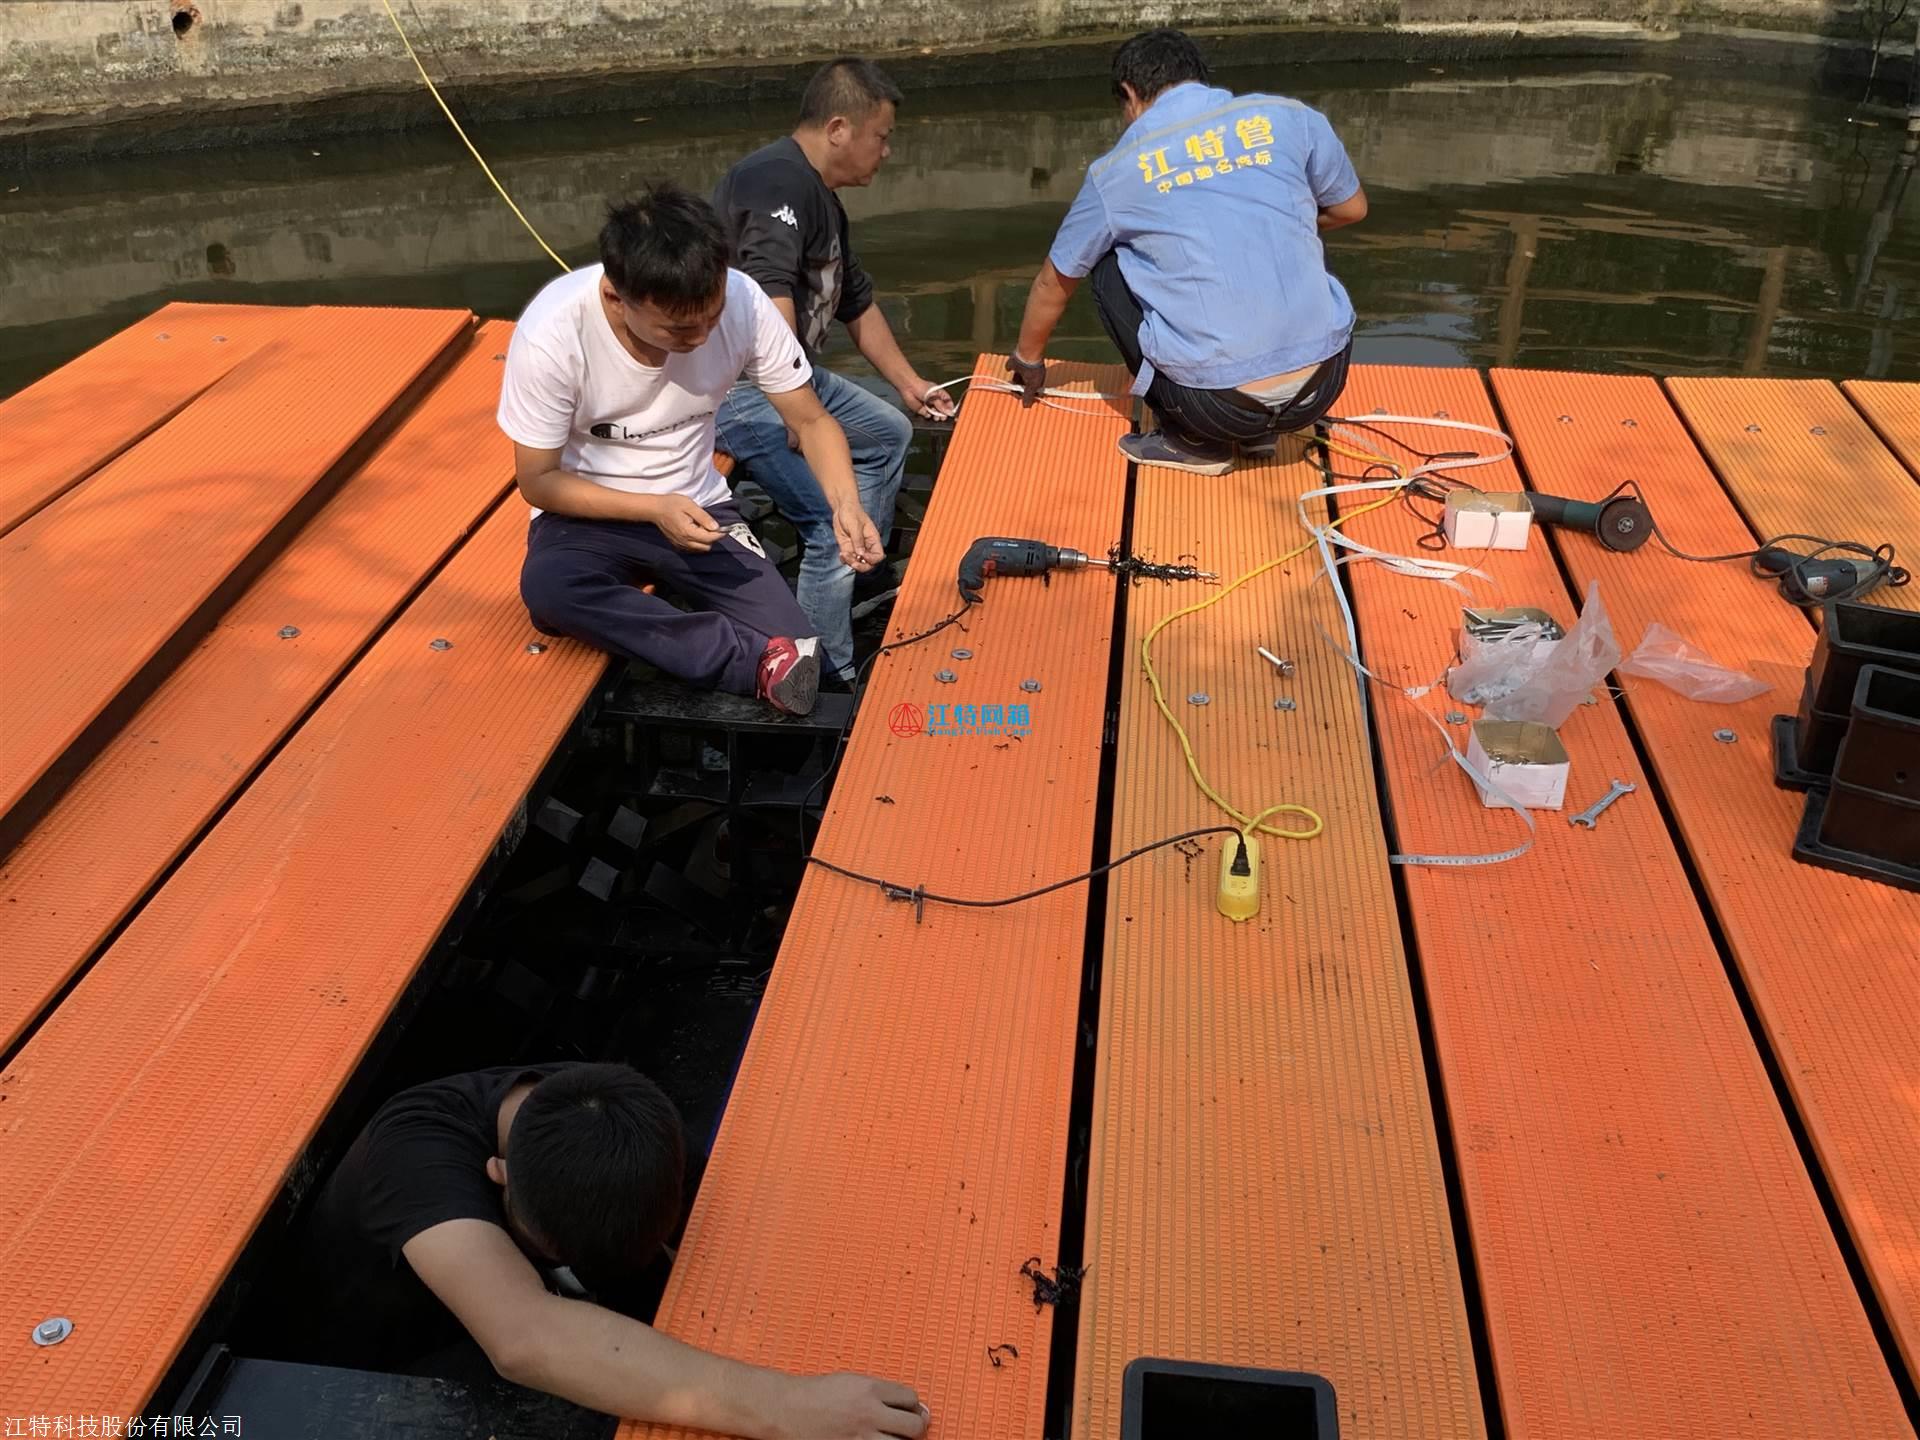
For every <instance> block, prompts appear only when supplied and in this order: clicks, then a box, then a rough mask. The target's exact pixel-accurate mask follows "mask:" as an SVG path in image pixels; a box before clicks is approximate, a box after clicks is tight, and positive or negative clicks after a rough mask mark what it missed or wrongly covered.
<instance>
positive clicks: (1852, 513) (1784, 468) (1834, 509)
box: [1616, 378, 1920, 710]
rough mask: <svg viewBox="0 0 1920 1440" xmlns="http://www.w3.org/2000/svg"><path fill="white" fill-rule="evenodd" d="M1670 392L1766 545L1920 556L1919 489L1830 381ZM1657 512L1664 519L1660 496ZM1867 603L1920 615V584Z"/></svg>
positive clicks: (1745, 383) (1676, 387)
mask: <svg viewBox="0 0 1920 1440" xmlns="http://www.w3.org/2000/svg"><path fill="white" fill-rule="evenodd" d="M1667 388H1668V391H1669V393H1671V394H1672V396H1673V403H1674V405H1675V406H1676V407H1677V408H1678V409H1679V411H1680V413H1681V415H1682V416H1684V417H1685V419H1686V422H1687V425H1688V428H1690V429H1691V430H1692V431H1693V434H1694V438H1695V439H1696V440H1697V441H1698V442H1699V444H1700V448H1701V450H1702V451H1703V452H1704V453H1705V454H1706V457H1707V458H1708V459H1709V460H1711V461H1712V462H1713V468H1714V469H1715V470H1717V471H1718V472H1719V473H1720V478H1721V479H1722V480H1723V481H1724V482H1725V484H1726V487H1727V489H1728V490H1729V491H1730V492H1731V493H1732V495H1733V498H1734V501H1735V503H1736V504H1738V505H1739V507H1740V511H1741V513H1742V515H1744V516H1745V517H1746V520H1747V522H1748V524H1749V525H1751V526H1752V528H1753V531H1754V533H1755V534H1757V535H1758V536H1760V537H1761V538H1762V539H1770V538H1771V537H1773V536H1775V535H1782V534H1788V533H1801V534H1808V535H1819V536H1823V537H1825V538H1828V539H1832V540H1858V541H1861V542H1863V543H1865V544H1868V545H1878V544H1880V543H1882V542H1883V541H1889V540H1890V541H1892V542H1893V544H1894V546H1895V547H1896V548H1897V549H1898V551H1899V553H1900V555H1901V557H1902V558H1903V559H1904V558H1906V557H1909V556H1914V555H1920V485H1916V484H1914V482H1913V477H1912V476H1911V475H1909V474H1908V473H1907V472H1906V470H1905V469H1904V468H1903V467H1902V466H1901V464H1900V462H1899V461H1898V460H1896V459H1895V458H1894V457H1893V455H1892V453H1891V452H1889V451H1888V449H1887V447H1886V446H1884V445H1882V444H1881V443H1880V439H1879V437H1878V436H1876V435H1875V434H1874V433H1873V428H1872V427H1871V426H1870V425H1868V424H1867V422H1866V421H1865V420H1863V419H1862V418H1861V416H1860V412H1859V411H1857V410H1855V409H1854V408H1853V406H1851V405H1849V404H1848V403H1847V400H1846V397H1845V396H1843V395H1842V394H1841V393H1840V392H1839V391H1838V390H1837V389H1835V388H1834V387H1833V386H1832V385H1830V384H1829V383H1828V382H1826V381H1825V380H1700V379H1692V378H1687V379H1680V378H1676V379H1673V380H1669V381H1668V382H1667ZM1620 478H1622V479H1624V478H1626V477H1624V476H1622V477H1620ZM1616 483H1617V482H1616ZM1651 508H1652V509H1653V514H1654V518H1655V519H1656V520H1657V519H1659V517H1660V508H1659V497H1658V495H1657V494H1656V495H1655V496H1654V498H1653V502H1652V507H1651ZM1744 543H1746V544H1749V545H1751V544H1752V543H1753V542H1752V541H1746V542H1744ZM1681 548H1683V549H1684V548H1685V547H1684V546H1683V547H1681ZM1696 553H1698V552H1696ZM1867 598H1868V599H1869V600H1871V601H1873V602H1874V603H1875V604H1877V605H1890V606H1893V607H1895V608H1896V609H1901V610H1920V585H1908V586H1905V587H1903V588H1901V589H1898V590H1895V589H1889V588H1888V587H1887V586H1884V585H1883V586H1881V587H1880V588H1879V589H1878V590H1875V591H1874V592H1873V593H1872V594H1871V595H1869V596H1868V597H1867ZM1798 698H1799V690H1798V689H1797V688H1796V689H1795V690H1794V692H1793V695H1792V697H1791V698H1789V699H1787V700H1784V701H1783V702H1782V706H1781V708H1784V709H1787V710H1792V709H1793V708H1794V704H1795V703H1796V702H1797V700H1798Z"/></svg>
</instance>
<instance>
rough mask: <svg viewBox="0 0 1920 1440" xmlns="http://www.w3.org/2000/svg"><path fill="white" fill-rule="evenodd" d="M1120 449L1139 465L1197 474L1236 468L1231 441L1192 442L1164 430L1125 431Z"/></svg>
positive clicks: (1221, 471) (1121, 438)
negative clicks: (1210, 443)
mask: <svg viewBox="0 0 1920 1440" xmlns="http://www.w3.org/2000/svg"><path fill="white" fill-rule="evenodd" d="M1120 453H1121V454H1122V455H1125V456H1126V457H1127V458H1128V459H1129V460H1131V461H1133V463H1134V464H1136V465H1158V466H1160V467H1161V468H1162V469H1166V470H1188V471H1191V472H1192V473H1193V474H1195V475H1224V474H1226V473H1227V471H1229V470H1231V469H1232V468H1233V447H1232V446H1231V445H1189V444H1187V443H1186V442H1185V441H1183V440H1175V439H1174V438H1173V437H1172V436H1171V435H1169V434H1167V433H1166V432H1165V431H1164V430H1155V431H1153V432H1152V433H1151V434H1147V435H1122V436H1121V437H1120Z"/></svg>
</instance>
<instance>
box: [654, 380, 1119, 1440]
mask: <svg viewBox="0 0 1920 1440" xmlns="http://www.w3.org/2000/svg"><path fill="white" fill-rule="evenodd" d="M981 363H982V366H983V367H984V368H983V370H982V373H986V374H998V375H1004V374H1005V373H1006V371H1005V369H1004V366H1003V364H1002V362H1001V361H1000V360H999V359H998V358H997V357H992V356H988V357H983V359H982V362H981ZM1062 369H1064V370H1066V371H1067V374H1068V375H1072V374H1074V373H1076V372H1073V371H1072V370H1071V369H1069V368H1068V367H1062ZM1077 373H1078V374H1079V375H1081V376H1082V377H1085V378H1088V379H1090V380H1091V382H1092V385H1091V388H1093V389H1095V390H1098V391H1102V392H1108V393H1116V392H1121V391H1124V389H1125V387H1126V379H1125V376H1124V374H1123V373H1121V372H1119V371H1117V370H1113V369H1110V368H1109V369H1101V370H1096V371H1093V372H1091V374H1090V375H1089V373H1088V372H1087V371H1085V370H1081V371H1079V372H1077ZM1056 383H1058V381H1056ZM1089 409H1090V410H1091V411H1092V413H1090V414H1085V415H1070V414H1066V413H1063V412H1061V411H1058V410H1051V409H1045V408H1039V407H1036V408H1034V409H1031V410H1024V411H1023V410H1021V409H1020V407H1019V404H1018V402H1017V401H1016V400H1014V398H1013V397H1011V396H1008V395H995V394H991V393H988V392H986V391H978V390H976V391H974V392H972V393H971V394H970V396H969V397H968V399H967V402H966V406H965V409H964V411H963V412H962V414H961V417H960V420H959V422H958V425H957V427H956V431H955V434H954V438H953V441H952V445H951V448H950V449H949V450H948V452H947V458H946V461H945V464H944V466H943V468H942V470H941V476H940V484H939V486H938V487H937V488H936V489H935V491H934V494H933V500H932V503H931V504H930V506H929V508H928V512H927V517H926V521H925V523H924V524H923V525H922V527H921V530H920V538H919V541H918V543H917V545H916V547H915V550H914V556H913V563H912V566H911V568H910V569H909V571H908V574H907V580H906V585H905V586H904V588H903V589H902V591H901V596H900V599H899V602H898V604H897V608H896V609H895V611H894V623H893V624H892V625H891V626H890V627H889V632H888V633H889V636H890V637H895V636H899V635H905V634H912V633H914V632H916V631H918V630H922V629H925V628H926V627H927V626H928V625H931V624H933V623H935V622H937V621H939V620H940V619H941V618H942V617H944V616H946V615H948V614H950V613H951V612H952V611H953V610H954V609H955V608H956V607H957V606H958V604H959V596H958V594H957V593H956V591H955V588H954V576H955V572H956V569H957V567H958V564H959V560H960V556H961V554H962V553H963V552H964V550H965V549H966V547H967V545H968V544H969V543H970V542H971V541H972V540H973V539H974V538H975V537H976V536H981V535H1004V536H1015V537H1025V538H1035V539H1045V540H1048V541H1051V542H1053V543H1055V544H1063V545H1073V546H1076V547H1078V548H1080V549H1083V550H1086V551H1088V552H1089V553H1092V554H1102V553H1104V552H1105V550H1106V548H1107V547H1108V546H1109V545H1111V544H1112V543H1113V542H1114V541H1115V540H1117V539H1118V538H1119V536H1120V526H1121V516H1122V510H1123V502H1124V497H1125V488H1126V466H1125V462H1124V460H1123V459H1122V457H1121V455H1120V453H1119V452H1118V450H1116V449H1115V447H1114V441H1115V439H1116V438H1117V437H1118V436H1119V435H1121V434H1122V433H1124V432H1125V430H1126V428H1127V427H1126V423H1125V421H1124V419H1123V418H1122V415H1121V413H1120V412H1119V411H1118V410H1117V409H1112V408H1108V407H1089ZM985 594H986V599H985V603H984V604H983V605H981V606H979V607H977V608H976V609H975V610H974V611H973V612H972V613H971V614H970V615H969V616H968V617H967V619H966V622H965V623H966V626H967V629H966V630H965V631H964V632H961V631H958V630H955V629H949V630H946V631H944V632H942V633H941V634H940V635H938V636H936V637H934V638H933V639H931V640H928V641H925V642H923V643H922V644H920V645H918V646H915V647H913V648H911V649H908V650H904V651H897V652H895V653H893V654H891V655H888V656H886V657H884V658H883V659H881V660H880V661H879V662H878V663H877V664H876V665H875V667H874V671H873V676H872V679H871V682H870V683H869V686H868V689H867V694H866V698H865V700H864V701H863V703H862V705H861V708H860V713H859V716H858V719H857V720H856V722H855V726H854V732H853V736H852V740H851V743H850V745H849V747H848V749H847V752H846V756H845V759H844V761H843V762H842V766H841V771H840V775H839V777H838V779H837V780H836V781H835V782H834V789H833V804H832V806H831V808H830V810H829V812H828V814H827V816H826V819H825V822H824V824H823V826H822V828H821V832H820V836H819V839H818V841H817V843H816V844H815V847H814V853H815V854H816V855H818V856H820V857H821V858H822V859H826V860H831V861H833V862H835V863H836V864H839V865H843V866H846V867H848V868H850V869H854V870H859V871H863V872H865V873H868V874H872V875H879V876H883V877H885V878H887V879H889V880H891V881H895V882H897V883H899V884H901V885H905V886H914V885H924V886H926V887H927V888H928V889H932V890H937V891H941V892H944V893H946V894H948V895H958V896H964V897H982V898H989V897H995V896H1003V895H1008V894H1012V893H1015V892H1018V891H1022V890H1027V889H1032V888H1035V887H1038V886H1040V885H1044V884H1046V883H1048V882H1050V881H1053V880H1056V879H1061V878H1064V877H1066V876H1069V875H1072V874H1074V873H1075V872H1077V871H1081V870H1084V869H1086V868H1087V866H1088V865H1089V864H1090V863H1091V858H1092V851H1093V832H1094V823H1095V819H1096V814H1097V808H1098V793H1099V769H1100V741H1101V723H1102V715H1103V712H1104V710H1105V706H1106V692H1107V671H1108V664H1107V662H1108V651H1109V645H1110V641H1111V631H1112V623H1113V595H1114V591H1113V582H1112V581H1111V580H1109V579H1107V578H1106V577H1105V576H1103V575H1101V574H1100V573H1098V572H1091V571H1088V572H1081V573H1078V574H1067V575H1056V576H1054V577H1053V580H1052V584H1051V585H1044V584H1042V583H1041V581H1040V580H1038V579H998V580H989V581H988V582H987V586H986V592H985ZM955 648H960V649H968V650H971V651H972V652H973V655H972V658H971V659H959V658H955V657H953V656H952V654H951V653H950V652H951V651H952V650H953V649H955ZM941 669H948V670H952V671H953V672H954V673H955V674H956V675H957V676H958V679H957V680H956V681H955V682H954V683H952V684H939V683H936V682H935V680H934V672H936V671H938V670H941ZM1027 679H1032V680H1036V681H1038V682H1039V684H1040V686H1041V688H1040V690H1039V691H1038V693H1030V692H1025V691H1022V690H1021V688H1020V684H1021V681H1023V680H1027ZM930 704H942V705H949V706H953V705H973V706H985V705H1000V706H1003V707H1004V706H1011V705H1019V704H1024V705H1027V706H1028V707H1029V708H1030V710H1031V718H1032V733H1031V734H1030V735H1029V736H1028V737H1027V738H1026V739H1025V740H1024V741H1012V740H1007V739H1004V738H995V737H992V736H989V735H959V736H944V737H943V736H934V735H931V734H928V733H919V734H913V733H907V734H899V733H896V729H903V730H910V729H911V719H912V714H911V712H910V711H908V710H907V709H905V708H903V707H916V708H917V709H918V710H919V711H920V712H921V713H922V716H923V717H924V712H925V709H926V707H927V706H928V705H930ZM1086 929H1087V892H1086V889H1085V887H1084V886H1072V887H1069V888H1067V889H1065V890H1060V891H1056V892H1055V893H1053V894H1051V895H1048V896H1045V897H1043V898H1041V899H1038V900H1031V901H1028V902H1025V903H1023V904H1020V905H1016V906H1012V907H1008V908H1002V909H955V908H952V907H947V906H941V905H938V904H933V903H929V904H928V906H927V907H926V915H925V920H924V922H922V923H916V921H915V916H914V907H913V905H912V904H911V903H906V902H902V901H897V900H889V899H887V898H886V897H885V896H883V895H881V894H880V893H879V892H878V891H877V890H876V889H874V888H873V887H872V886H868V885H862V884H858V883H856V882H854V881H852V880H848V879H845V878H842V877H840V876H837V875H832V874H828V873H826V872H823V871H820V870H818V869H815V870H811V871H810V872H809V874H808V876H807V878H806V880H805V882H804V883H803V885H802V886H801V890H800V896H799V900H798V903H797V904H796V906H795V909H794V912H793V916H792V919H791V920H790V921H789V922H788V925H787V931H786V938H785V940H784V941H783V942H782V945H781V949H780V956H779V961H778V963H777V964H776V965H775V967H774V970H773V977H772V980H771V982H770V984H769V985H768V988H767V992H766V997H765V999H764V1000H763V1002H762V1004H761V1008H760V1013H759V1016H758V1018H757V1019H756V1021H755V1024H754V1030H753V1038H752V1041H751V1042H750V1043H749V1045H748V1047H747V1052H746V1056H745V1058H744V1060H743V1061H742V1064H741V1067H740V1073H739V1077H738V1079H737V1080H736V1082H735V1085H734V1090H733V1095H732V1099H731V1100H730V1101H729V1103H728V1106H727V1113H726V1118H725V1120H724V1122H723V1123H722V1125H721V1127H720V1135H719V1139H718V1142H717V1144H716V1146H715V1149H714V1153H713V1156H712V1159H711V1162H710V1163H709V1165H708V1167H707V1170H706V1175H705V1178H704V1180H703V1181H702V1183H701V1188H700V1197H699V1200H698V1202H697V1204H696V1206H695V1208H694V1212H693V1218H692V1221H691V1223H690V1225H689V1227H688V1230H687V1234H686V1238H685V1243H684V1244H683V1245H682V1246H681V1249H680V1252H679V1258H678V1261H677V1263H676V1264H675V1267H674V1272H673V1278H672V1280H671V1282H670V1283H669V1285H668V1288H667V1293H666V1296H665V1298H664V1300H663V1301H662V1302H661V1306H660V1311H659V1322H658V1323H659V1324H660V1325H661V1326H662V1327H663V1328H664V1329H666V1330H667V1331H669V1332H671V1333H672V1334H674V1335H677V1336H679V1337H680V1338H681V1339H683V1340H687V1341H689V1342H691V1343H694V1344H698V1345H701V1346H703V1347H705V1348H707V1349H710V1350H715V1351H718V1352H720V1353H723V1354H726V1355H731V1356H735V1357H737V1358H739V1359H743V1360H748V1361H753V1362H758V1363H762V1364H768V1365H775V1366H779V1367H781V1368H783V1369H788V1370H795V1371H817V1370H835V1369H855V1370H861V1371H866V1372H869V1373H873V1374H878V1375H882V1376H885V1377H888V1378H890V1379H896V1380H900V1381H903V1382H905V1383H907V1384H910V1385H913V1386H914V1387H916V1388H917V1389H918V1390H919V1392H920V1394H921V1396H922V1398H923V1399H925V1400H926V1402H927V1403H928V1404H929V1405H930V1406H931V1408H932V1410H933V1415H934V1431H933V1433H934V1434H936V1435H939V1436H941V1437H942V1440H964V1437H989V1436H991V1437H1007V1440H1013V1437H1020V1440H1026V1437H1033V1436H1038V1435H1040V1434H1041V1433H1042V1411H1043V1406H1044V1400H1045V1397H1046V1391H1047V1370H1048V1364H1049V1360H1050V1353H1049V1352H1050V1349H1051V1346H1050V1339H1051V1336H1052V1332H1053V1312H1052V1311H1051V1310H1048V1311H1045V1312H1044V1313H1036V1307H1035V1305H1034V1302H1033V1289H1032V1286H1031V1285H1030V1284H1029V1283H1028V1282H1027V1281H1025V1280H1023V1279H1022V1278H1021V1276H1020V1274H1019V1270H1020V1265H1021V1262H1022V1261H1024V1260H1026V1259H1027V1258H1028V1257H1029V1256H1036V1255H1037V1256H1039V1257H1040V1260H1041V1262H1042V1263H1043V1264H1045V1265H1048V1266H1051V1265H1052V1264H1053V1263H1054V1261H1055V1260H1056V1259H1057V1256H1058V1246H1059V1226H1060V1203H1061V1188H1062V1185H1063V1183H1064V1176H1065V1168H1066V1145H1067V1115H1068V1103H1069V1099H1070V1092H1071V1087H1072V1079H1073V1061H1074V1052H1075V1048H1076V1034H1075V1032H1076V1029H1077V1023H1078V1009H1079V995H1080V980H1081V964H1082V960H1083V958H1084V949H1085V943H1086ZM1000 1344H1011V1345H1013V1346H1015V1347H1017V1348H1018V1350H1019V1352H1020V1353H1019V1358H1018V1359H1011V1358H1010V1359H1007V1360H1006V1361H1005V1362H1004V1363H1003V1364H1002V1365H1001V1366H999V1367H998V1368H996V1367H995V1366H993V1365H992V1364H991V1363H990V1362H989V1360H988V1358H987V1348H988V1347H989V1346H992V1345H1000ZM638 1428H639V1427H635V1426H629V1427H628V1429H627V1432H625V1433H628V1434H631V1433H634V1432H635V1431H636V1430H637V1429H638Z"/></svg>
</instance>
